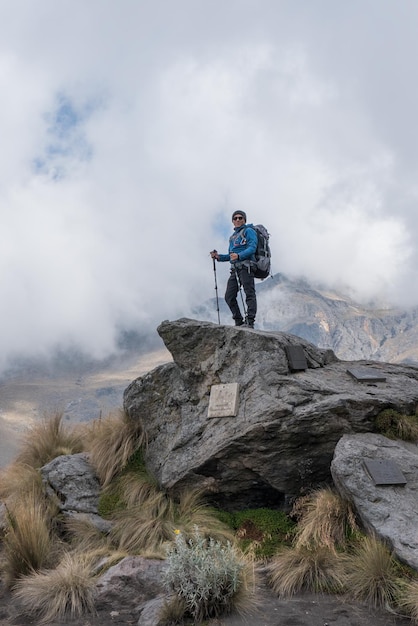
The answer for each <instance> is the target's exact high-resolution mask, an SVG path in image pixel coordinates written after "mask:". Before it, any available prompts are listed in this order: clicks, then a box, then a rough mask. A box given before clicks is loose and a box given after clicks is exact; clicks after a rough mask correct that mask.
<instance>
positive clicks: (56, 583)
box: [14, 553, 95, 624]
mask: <svg viewBox="0 0 418 626" xmlns="http://www.w3.org/2000/svg"><path fill="white" fill-rule="evenodd" d="M94 584H95V581H94V578H93V577H92V561H91V559H89V558H85V557H83V556H82V555H80V554H70V553H66V554H65V555H64V556H63V558H62V560H61V561H60V563H59V564H58V566H57V568H56V569H53V570H42V571H39V572H33V573H31V574H28V575H27V576H25V577H24V578H21V579H20V580H19V581H18V582H17V583H16V585H15V587H14V596H15V597H16V598H17V599H18V600H19V602H20V604H21V605H22V608H23V611H24V612H25V613H28V614H30V615H32V616H35V617H36V618H37V619H38V622H37V623H39V624H48V623H50V622H52V621H55V620H64V619H68V618H69V619H73V620H74V619H77V618H80V617H82V616H83V615H85V614H86V613H94V610H95V609H94Z"/></svg>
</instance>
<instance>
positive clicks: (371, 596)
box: [341, 537, 402, 607]
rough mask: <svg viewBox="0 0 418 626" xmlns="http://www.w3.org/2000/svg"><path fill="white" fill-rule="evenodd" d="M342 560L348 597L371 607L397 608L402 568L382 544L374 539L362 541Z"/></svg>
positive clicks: (369, 538) (365, 538)
mask: <svg viewBox="0 0 418 626" xmlns="http://www.w3.org/2000/svg"><path fill="white" fill-rule="evenodd" d="M341 558H342V564H343V566H344V569H345V572H346V573H345V580H344V584H345V587H346V588H347V589H348V590H349V592H350V597H352V598H354V599H356V600H362V601H365V602H367V603H368V604H369V605H371V606H373V607H386V606H393V605H394V604H396V602H397V598H398V597H399V596H400V595H401V587H402V583H401V582H400V578H401V575H402V567H401V565H400V564H399V563H398V561H397V560H396V558H395V557H394V555H393V553H392V552H391V551H390V550H389V548H388V547H387V546H386V545H385V544H384V543H382V542H381V541H379V540H378V539H377V538H376V537H363V539H362V540H361V541H360V543H359V544H358V545H356V546H355V547H354V549H353V552H352V553H351V554H346V555H343V556H342V557H341Z"/></svg>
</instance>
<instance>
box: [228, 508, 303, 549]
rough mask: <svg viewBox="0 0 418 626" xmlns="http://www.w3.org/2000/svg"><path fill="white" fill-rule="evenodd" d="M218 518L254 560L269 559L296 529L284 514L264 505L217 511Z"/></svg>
mask: <svg viewBox="0 0 418 626" xmlns="http://www.w3.org/2000/svg"><path fill="white" fill-rule="evenodd" d="M217 517H218V518H219V519H220V520H221V521H222V522H223V523H224V524H226V525H227V526H228V527H229V528H231V529H233V530H234V531H235V534H236V537H237V539H238V541H239V543H240V546H241V548H242V549H243V550H245V551H251V552H253V553H254V556H255V558H257V559H265V558H269V557H271V556H273V555H274V554H275V553H276V551H277V549H278V548H279V547H280V546H282V545H283V544H289V543H290V542H291V537H292V535H293V531H294V528H295V523H294V522H293V521H292V520H291V519H290V518H289V517H288V516H287V515H286V513H284V512H283V511H274V510H272V509H267V508H261V509H246V510H244V511H237V512H235V513H228V512H226V511H217Z"/></svg>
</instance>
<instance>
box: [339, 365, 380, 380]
mask: <svg viewBox="0 0 418 626" xmlns="http://www.w3.org/2000/svg"><path fill="white" fill-rule="evenodd" d="M347 374H350V376H352V377H353V378H355V379H356V380H357V381H358V382H359V383H384V382H385V381H386V376H383V375H382V374H380V373H379V372H378V371H377V370H374V369H372V368H370V367H350V368H348V370H347Z"/></svg>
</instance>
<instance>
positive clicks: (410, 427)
mask: <svg viewBox="0 0 418 626" xmlns="http://www.w3.org/2000/svg"><path fill="white" fill-rule="evenodd" d="M397 431H398V437H399V439H402V440H404V441H412V442H413V443H416V442H417V441H418V420H417V416H409V415H403V416H402V417H401V418H400V419H399V422H398V429H397Z"/></svg>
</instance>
